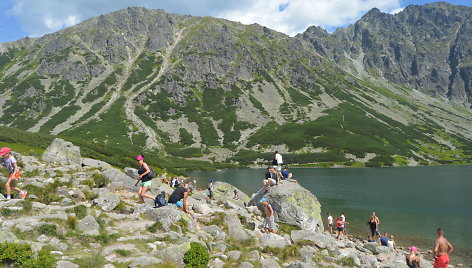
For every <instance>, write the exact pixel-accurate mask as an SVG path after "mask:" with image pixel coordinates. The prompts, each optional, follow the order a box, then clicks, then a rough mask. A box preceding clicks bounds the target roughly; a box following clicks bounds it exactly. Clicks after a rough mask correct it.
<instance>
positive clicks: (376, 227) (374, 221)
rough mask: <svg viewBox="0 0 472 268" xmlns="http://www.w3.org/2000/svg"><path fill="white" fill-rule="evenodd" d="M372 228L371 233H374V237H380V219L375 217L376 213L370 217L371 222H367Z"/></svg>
mask: <svg viewBox="0 0 472 268" xmlns="http://www.w3.org/2000/svg"><path fill="white" fill-rule="evenodd" d="M367 224H368V225H369V228H370V232H371V233H372V236H378V235H379V224H380V219H379V217H377V216H376V215H375V212H372V215H371V216H370V219H369V221H368V222H367Z"/></svg>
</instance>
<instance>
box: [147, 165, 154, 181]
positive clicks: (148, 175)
mask: <svg viewBox="0 0 472 268" xmlns="http://www.w3.org/2000/svg"><path fill="white" fill-rule="evenodd" d="M148 168H149V173H148V174H147V175H146V176H147V177H148V178H150V179H153V178H154V177H156V172H155V171H154V169H152V167H151V166H150V165H148Z"/></svg>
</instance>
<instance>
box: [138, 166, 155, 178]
mask: <svg viewBox="0 0 472 268" xmlns="http://www.w3.org/2000/svg"><path fill="white" fill-rule="evenodd" d="M148 168H149V166H148ZM144 172H146V169H145V168H144V164H142V165H141V166H140V167H139V169H138V174H139V175H141V174H143V173H144ZM149 173H150V172H149ZM149 173H148V174H146V175H144V176H143V177H142V178H141V182H146V181H150V180H152V178H149V176H148V175H149Z"/></svg>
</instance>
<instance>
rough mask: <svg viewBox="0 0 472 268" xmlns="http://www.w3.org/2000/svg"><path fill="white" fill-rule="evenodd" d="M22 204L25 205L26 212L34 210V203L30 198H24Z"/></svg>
mask: <svg viewBox="0 0 472 268" xmlns="http://www.w3.org/2000/svg"><path fill="white" fill-rule="evenodd" d="M21 205H22V207H23V211H25V212H30V211H31V210H33V203H32V202H31V200H29V199H26V200H24V201H23V203H22V204H21Z"/></svg>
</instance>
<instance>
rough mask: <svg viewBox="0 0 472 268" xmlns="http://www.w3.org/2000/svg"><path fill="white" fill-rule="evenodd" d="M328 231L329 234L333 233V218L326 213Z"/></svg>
mask: <svg viewBox="0 0 472 268" xmlns="http://www.w3.org/2000/svg"><path fill="white" fill-rule="evenodd" d="M328 230H329V233H330V234H332V233H333V216H331V213H328Z"/></svg>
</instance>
